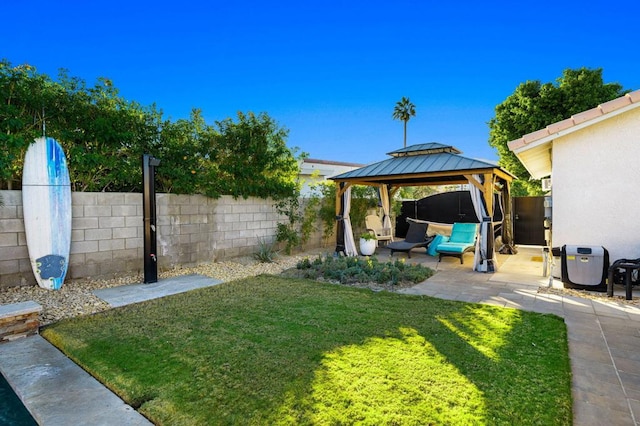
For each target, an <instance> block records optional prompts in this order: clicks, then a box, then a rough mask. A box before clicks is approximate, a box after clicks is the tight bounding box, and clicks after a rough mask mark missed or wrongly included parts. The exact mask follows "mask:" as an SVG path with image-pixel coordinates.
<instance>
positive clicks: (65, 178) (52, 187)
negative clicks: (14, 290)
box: [22, 138, 71, 290]
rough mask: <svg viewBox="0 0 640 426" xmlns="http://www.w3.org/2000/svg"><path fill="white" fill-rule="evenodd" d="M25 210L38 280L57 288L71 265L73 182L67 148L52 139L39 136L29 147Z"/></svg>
mask: <svg viewBox="0 0 640 426" xmlns="http://www.w3.org/2000/svg"><path fill="white" fill-rule="evenodd" d="M22 209H23V216H24V230H25V234H26V237H27V248H28V249H29V260H30V261H31V267H32V269H33V273H34V275H35V277H36V281H37V282H38V285H39V286H40V287H42V288H46V289H50V290H58V289H60V287H62V283H63V282H64V278H65V276H66V275H67V268H68V266H69V249H70V247H71V184H70V180H69V169H68V168H67V160H66V158H65V155H64V151H63V150H62V147H61V146H60V145H59V144H58V142H56V140H55V139H53V138H38V139H36V140H35V142H34V143H32V144H31V145H30V146H29V149H28V150H27V154H26V155H25V158H24V169H23V171H22Z"/></svg>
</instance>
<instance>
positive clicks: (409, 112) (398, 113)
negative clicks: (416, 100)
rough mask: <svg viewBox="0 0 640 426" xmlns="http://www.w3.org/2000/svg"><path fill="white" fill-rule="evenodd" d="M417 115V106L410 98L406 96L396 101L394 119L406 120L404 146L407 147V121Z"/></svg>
mask: <svg viewBox="0 0 640 426" xmlns="http://www.w3.org/2000/svg"><path fill="white" fill-rule="evenodd" d="M415 115H416V106H415V105H414V104H412V103H411V101H410V100H409V98H405V97H404V96H403V97H402V99H400V100H399V101H398V102H396V106H395V108H394V109H393V119H394V120H401V121H403V122H404V147H405V148H406V147H407V122H408V121H409V120H410V119H411V117H415Z"/></svg>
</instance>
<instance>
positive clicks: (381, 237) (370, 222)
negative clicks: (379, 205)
mask: <svg viewBox="0 0 640 426" xmlns="http://www.w3.org/2000/svg"><path fill="white" fill-rule="evenodd" d="M364 224H365V225H366V227H367V231H369V232H373V233H374V234H375V235H376V240H378V243H380V241H386V242H389V241H393V235H391V234H392V233H391V228H385V227H384V226H383V225H382V220H380V217H379V216H378V215H375V214H370V215H367V216H366V217H365V218H364Z"/></svg>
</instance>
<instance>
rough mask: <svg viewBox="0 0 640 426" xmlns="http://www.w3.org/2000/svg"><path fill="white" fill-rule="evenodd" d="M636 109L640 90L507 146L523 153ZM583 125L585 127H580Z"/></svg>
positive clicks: (525, 136)
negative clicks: (550, 139) (551, 139)
mask: <svg viewBox="0 0 640 426" xmlns="http://www.w3.org/2000/svg"><path fill="white" fill-rule="evenodd" d="M636 107H640V90H635V91H633V92H630V93H627V94H626V95H624V96H621V97H619V98H616V99H614V100H612V101H609V102H605V103H603V104H601V105H598V106H597V107H595V108H592V109H590V110H587V111H583V112H581V113H578V114H575V115H573V116H571V118H567V119H566V120H562V121H558V122H557V123H553V124H550V125H548V126H547V127H545V128H544V129H540V130H537V131H535V132H531V133H527V134H526V135H524V136H522V137H521V138H519V139H515V140H513V141H511V142H508V143H507V145H508V146H509V149H510V150H511V151H514V152H515V151H522V150H523V149H526V147H527V145H531V144H533V143H534V142H540V141H542V140H544V139H547V138H554V137H556V136H560V133H562V134H566V133H571V132H572V131H573V130H578V129H579V128H582V127H584V126H587V125H590V124H591V123H590V122H591V121H593V122H594V123H595V122H597V121H599V119H604V118H607V116H608V115H611V116H613V115H616V114H615V113H620V112H623V111H626V109H628V108H636ZM583 123H584V125H583V126H580V125H582V124H583ZM578 126H579V127H578Z"/></svg>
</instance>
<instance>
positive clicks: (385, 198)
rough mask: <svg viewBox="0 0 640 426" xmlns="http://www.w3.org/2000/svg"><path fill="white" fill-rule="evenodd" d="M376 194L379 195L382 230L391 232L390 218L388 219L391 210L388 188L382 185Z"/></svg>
mask: <svg viewBox="0 0 640 426" xmlns="http://www.w3.org/2000/svg"><path fill="white" fill-rule="evenodd" d="M378 193H379V194H380V204H382V228H383V229H388V230H389V232H391V217H389V212H390V209H391V207H390V206H391V204H390V202H389V187H388V186H387V185H384V184H383V185H380V189H379V190H378Z"/></svg>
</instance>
